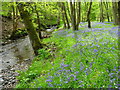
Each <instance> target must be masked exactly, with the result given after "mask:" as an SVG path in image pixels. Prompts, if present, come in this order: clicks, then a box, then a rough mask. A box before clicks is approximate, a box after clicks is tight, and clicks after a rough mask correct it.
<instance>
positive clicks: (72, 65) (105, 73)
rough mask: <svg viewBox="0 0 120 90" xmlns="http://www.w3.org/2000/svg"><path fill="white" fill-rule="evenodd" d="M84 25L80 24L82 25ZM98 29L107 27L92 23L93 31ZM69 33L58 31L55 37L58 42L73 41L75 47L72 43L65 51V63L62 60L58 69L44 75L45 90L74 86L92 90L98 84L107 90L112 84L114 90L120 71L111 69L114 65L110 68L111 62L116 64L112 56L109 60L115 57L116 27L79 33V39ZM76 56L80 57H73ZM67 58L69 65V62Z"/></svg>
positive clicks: (103, 24) (79, 31)
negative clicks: (47, 88)
mask: <svg viewBox="0 0 120 90" xmlns="http://www.w3.org/2000/svg"><path fill="white" fill-rule="evenodd" d="M83 23H84V22H83ZM83 23H82V22H81V24H83ZM106 23H108V22H106ZM97 25H99V26H106V25H108V24H105V23H102V22H100V23H95V22H92V26H93V27H96V26H97ZM80 27H81V26H80ZM82 27H87V25H86V24H85V23H84V25H82ZM70 32H71V31H70V30H68V31H63V30H60V31H57V32H56V33H54V35H55V36H56V37H57V39H59V38H61V37H64V38H70V40H71V38H75V39H76V41H77V43H76V42H75V43H74V44H73V45H72V46H71V48H70V49H68V48H67V49H66V48H64V49H66V50H65V51H66V52H67V53H71V55H70V56H65V57H64V60H62V59H61V63H57V64H58V67H57V68H53V69H51V70H50V72H52V73H49V74H47V77H46V81H45V82H46V83H47V86H46V87H54V88H58V87H66V88H67V87H68V85H69V86H71V87H74V85H76V86H78V87H83V88H84V87H85V86H86V85H87V86H88V87H94V88H95V87H96V86H97V84H100V86H99V88H100V87H101V88H103V86H104V85H103V84H105V85H106V86H105V87H106V88H108V87H109V88H112V87H114V84H116V87H117V84H118V83H117V78H118V72H119V71H120V69H117V66H116V67H113V65H116V64H115V63H114V64H113V62H116V59H115V60H114V56H112V55H113V53H115V49H114V48H115V43H116V40H117V38H116V37H117V36H116V35H117V27H113V28H109V27H108V28H92V29H88V28H87V29H86V30H78V31H76V32H75V33H77V37H78V38H76V37H75V35H74V32H71V33H70ZM113 40H115V42H113ZM61 42H62V41H61ZM107 45H109V46H107ZM76 47H77V48H76ZM110 48H111V49H110ZM111 51H113V53H111ZM74 53H75V54H74ZM78 53H82V54H78ZM83 53H84V54H83ZM94 53H95V54H96V53H100V54H99V55H98V56H99V57H96V55H95V54H94ZM107 53H108V54H107ZM65 55H67V54H65ZM75 55H79V56H78V57H77V56H76V57H75ZM85 55H86V56H85ZM115 55H116V54H115ZM106 56H107V57H106ZM111 56H112V57H111ZM116 56H117V55H116ZM68 57H69V58H70V60H71V61H69V58H68ZM110 57H111V58H110ZM66 58H67V59H66ZM71 58H72V59H71ZM86 60H87V63H86ZM102 60H103V61H102ZM111 60H112V61H111ZM109 63H110V64H109ZM91 74H92V75H91ZM103 79H104V80H103ZM89 81H90V82H89ZM94 81H95V82H94ZM97 81H100V83H97V84H96V82H97ZM106 81H109V82H106ZM75 88H76V87H75Z"/></svg>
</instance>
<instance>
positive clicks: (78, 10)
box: [76, 2, 81, 30]
mask: <svg viewBox="0 0 120 90" xmlns="http://www.w3.org/2000/svg"><path fill="white" fill-rule="evenodd" d="M77 4H78V6H77V25H76V29H77V30H78V28H79V24H80V20H81V2H78V3H77Z"/></svg>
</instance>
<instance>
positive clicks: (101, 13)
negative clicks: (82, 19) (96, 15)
mask: <svg viewBox="0 0 120 90" xmlns="http://www.w3.org/2000/svg"><path fill="white" fill-rule="evenodd" d="M100 22H104V16H103V2H102V0H101V2H100Z"/></svg>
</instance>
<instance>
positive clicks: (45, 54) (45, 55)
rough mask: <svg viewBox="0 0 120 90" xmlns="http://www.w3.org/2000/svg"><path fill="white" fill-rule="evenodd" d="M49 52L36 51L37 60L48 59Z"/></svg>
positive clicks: (43, 50) (44, 50)
mask: <svg viewBox="0 0 120 90" xmlns="http://www.w3.org/2000/svg"><path fill="white" fill-rule="evenodd" d="M49 51H50V50H49V49H48V50H46V49H44V48H43V49H39V50H38V58H39V59H41V60H43V59H48V58H49V56H50V52H49Z"/></svg>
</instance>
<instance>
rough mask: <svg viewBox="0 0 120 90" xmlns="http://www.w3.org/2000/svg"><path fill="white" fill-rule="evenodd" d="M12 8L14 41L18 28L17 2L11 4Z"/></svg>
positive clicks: (12, 36) (12, 35) (12, 37)
mask: <svg viewBox="0 0 120 90" xmlns="http://www.w3.org/2000/svg"><path fill="white" fill-rule="evenodd" d="M11 7H12V12H13V15H12V16H13V17H12V20H13V31H12V34H11V36H10V38H11V39H14V35H15V32H16V30H17V26H18V20H19V18H18V9H17V7H16V2H13V3H11Z"/></svg>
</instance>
